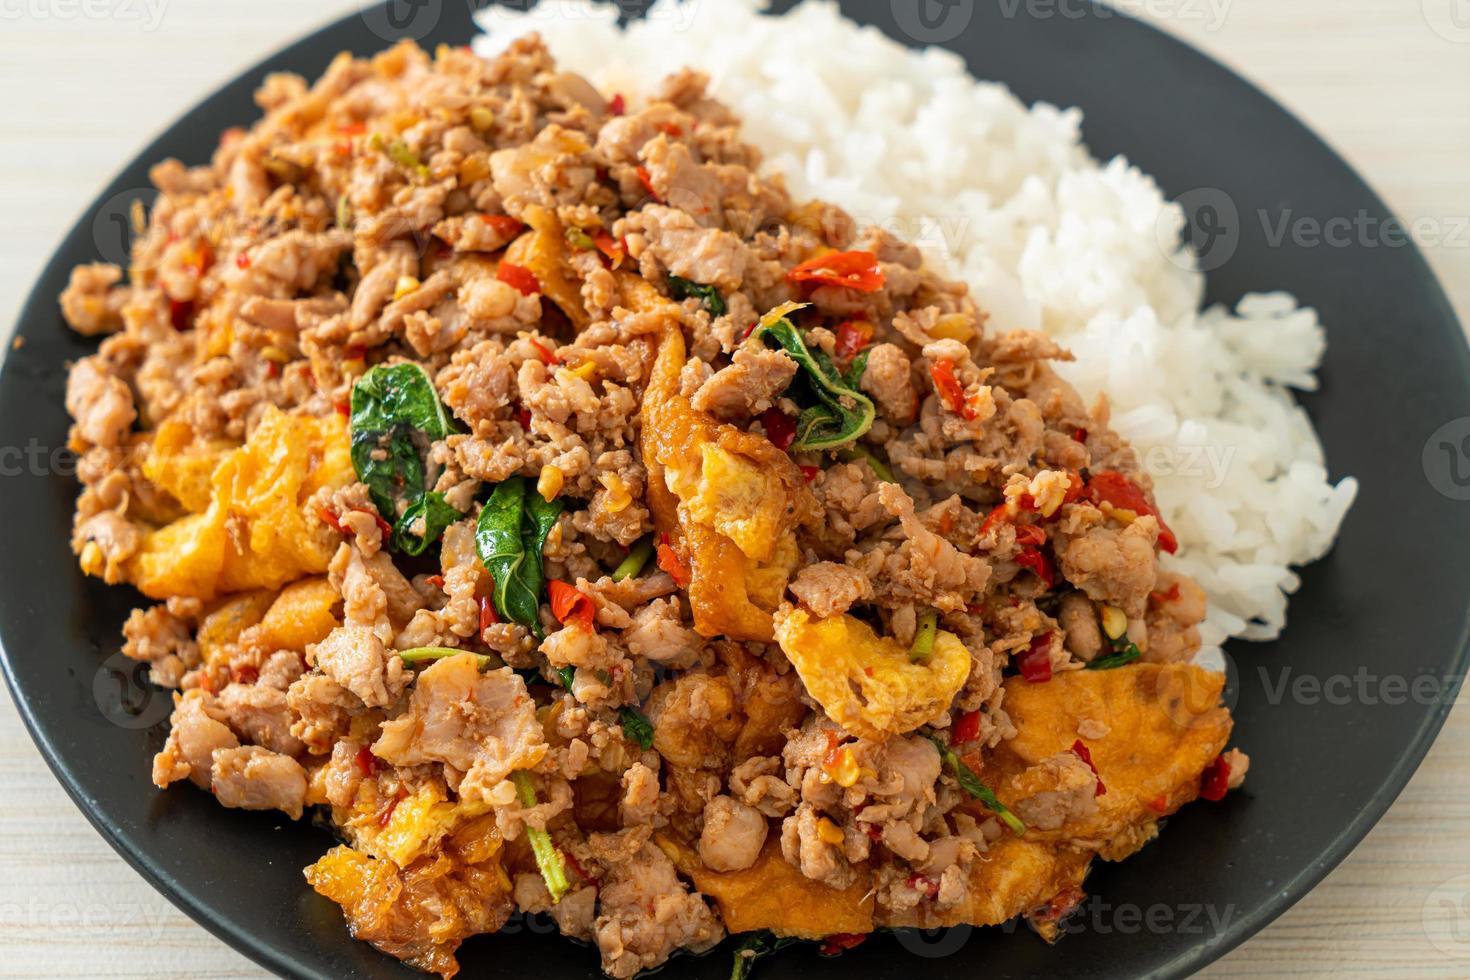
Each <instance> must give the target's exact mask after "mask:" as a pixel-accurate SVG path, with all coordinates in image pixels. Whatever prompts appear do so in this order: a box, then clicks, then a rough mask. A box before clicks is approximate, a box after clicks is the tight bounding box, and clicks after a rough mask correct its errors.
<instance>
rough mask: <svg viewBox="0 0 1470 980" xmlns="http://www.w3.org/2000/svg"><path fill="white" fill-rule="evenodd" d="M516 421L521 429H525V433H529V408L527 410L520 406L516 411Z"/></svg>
mask: <svg viewBox="0 0 1470 980" xmlns="http://www.w3.org/2000/svg"><path fill="white" fill-rule="evenodd" d="M516 421H517V422H519V423H520V424H521V428H522V429H525V430H526V431H527V432H530V431H531V410H530V409H529V408H527V407H526V406H524V405H522V406H520V407H519V408H517V409H516Z"/></svg>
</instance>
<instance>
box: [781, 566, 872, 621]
mask: <svg viewBox="0 0 1470 980" xmlns="http://www.w3.org/2000/svg"><path fill="white" fill-rule="evenodd" d="M788 588H790V589H791V593H792V595H794V596H796V598H797V599H799V600H800V601H801V604H802V605H804V606H806V607H807V608H808V609H810V610H811V611H812V612H813V613H814V614H815V615H817V616H819V617H821V618H823V619H826V618H827V617H829V616H837V615H840V614H842V613H845V612H847V610H848V609H850V608H851V607H852V606H853V604H854V603H858V602H862V601H864V600H866V599H871V598H873V584H872V583H871V582H869V581H868V577H867V576H866V575H864V574H863V573H862V572H860V571H858V570H857V569H856V568H853V567H851V566H849V565H839V564H837V563H836V562H830V561H822V562H817V563H816V564H815V565H808V566H806V567H805V568H803V569H802V570H801V571H800V572H798V573H797V575H796V579H795V580H794V581H792V583H791V584H790V585H789V586H788Z"/></svg>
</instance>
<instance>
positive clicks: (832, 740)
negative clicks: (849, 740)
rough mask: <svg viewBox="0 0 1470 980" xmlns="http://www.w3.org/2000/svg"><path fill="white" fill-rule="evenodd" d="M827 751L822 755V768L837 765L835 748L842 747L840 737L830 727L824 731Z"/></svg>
mask: <svg viewBox="0 0 1470 980" xmlns="http://www.w3.org/2000/svg"><path fill="white" fill-rule="evenodd" d="M826 736H827V751H826V752H825V753H823V755H822V768H823V769H831V768H832V767H833V766H835V765H837V750H838V749H840V748H841V747H842V737H841V736H840V735H838V734H837V733H836V732H834V731H832V730H831V729H830V728H829V729H828V730H827V732H826Z"/></svg>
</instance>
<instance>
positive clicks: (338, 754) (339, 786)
mask: <svg viewBox="0 0 1470 980" xmlns="http://www.w3.org/2000/svg"><path fill="white" fill-rule="evenodd" d="M363 748H364V746H363V744H362V743H361V742H358V741H355V740H354V739H350V738H344V739H343V740H342V741H340V742H338V743H336V744H335V745H333V746H332V757H331V759H329V760H328V761H327V764H326V765H325V766H323V767H322V771H321V776H320V777H319V778H320V779H321V783H322V789H323V791H324V792H325V794H326V797H327V802H328V803H330V804H332V806H335V807H346V806H351V805H352V803H353V801H354V800H356V799H357V788H358V787H359V786H360V785H362V780H363V765H362V763H361V761H359V759H360V756H361V753H362V750H363Z"/></svg>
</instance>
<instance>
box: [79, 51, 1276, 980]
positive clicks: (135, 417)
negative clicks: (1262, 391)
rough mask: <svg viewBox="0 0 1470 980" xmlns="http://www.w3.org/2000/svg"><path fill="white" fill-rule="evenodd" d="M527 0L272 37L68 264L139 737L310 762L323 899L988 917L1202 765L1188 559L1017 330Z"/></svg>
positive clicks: (613, 914)
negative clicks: (190, 146) (301, 62)
mask: <svg viewBox="0 0 1470 980" xmlns="http://www.w3.org/2000/svg"><path fill="white" fill-rule="evenodd" d="M704 83H705V79H704V78H703V77H702V76H701V75H700V74H699V73H697V72H694V71H688V72H685V73H683V74H680V75H678V76H676V77H672V78H670V79H668V80H667V82H666V83H665V85H664V86H663V88H662V90H661V91H659V92H657V93H654V94H653V96H652V97H651V98H650V99H649V100H648V101H647V102H646V103H643V104H635V103H633V102H631V101H629V100H627V99H625V98H624V97H623V96H620V95H615V96H613V97H612V98H610V99H609V98H605V97H604V96H603V95H602V94H599V93H598V92H597V91H595V90H594V89H593V88H592V87H591V86H590V85H589V84H588V83H587V82H586V81H585V80H583V79H582V78H580V77H578V76H576V75H573V74H570V73H567V72H560V71H558V70H557V68H556V66H555V65H554V64H553V62H552V60H551V58H550V57H549V55H548V54H547V52H546V50H545V48H544V47H543V46H542V45H541V43H540V41H538V40H536V39H534V38H532V39H529V40H523V41H519V42H517V43H516V44H515V45H513V46H512V48H511V49H510V50H509V51H508V52H507V53H506V54H504V55H503V56H501V57H499V58H498V59H496V60H493V61H487V60H482V59H480V58H478V57H475V56H473V55H472V54H470V53H468V52H467V51H465V50H448V49H442V50H440V51H439V52H438V53H437V54H436V55H434V56H433V57H430V56H429V55H427V54H425V53H423V52H421V51H420V50H418V49H417V48H415V47H413V46H411V45H403V46H399V47H395V48H393V49H392V50H389V51H387V52H385V53H383V54H380V55H378V56H377V57H375V58H372V59H368V60H354V59H352V58H351V57H348V56H346V55H344V56H342V57H340V58H339V59H338V60H337V61H335V62H334V63H333V64H332V66H331V67H330V68H329V69H328V71H327V73H326V74H325V76H324V77H323V78H322V79H321V80H320V81H318V82H317V83H316V84H315V85H312V86H308V85H307V84H306V82H304V81H303V80H302V79H300V78H298V77H295V76H290V75H277V76H272V77H270V78H268V79H267V80H266V82H265V84H264V86H263V87H262V88H261V90H260V92H259V94H258V101H259V103H260V106H261V108H262V109H263V110H264V112H265V117H264V119H263V120H262V121H261V122H259V123H258V124H257V125H256V126H255V127H254V128H253V129H251V130H249V131H241V130H231V131H229V132H227V133H225V134H224V136H223V138H222V139H221V141H220V144H219V148H218V150H217V151H216V152H215V154H214V158H213V160H212V161H211V162H210V163H209V164H208V165H205V166H201V167H192V168H191V167H186V166H184V165H183V164H181V163H179V162H177V161H172V160H171V161H167V162H164V163H161V164H159V165H158V166H157V167H156V168H155V169H154V171H153V180H154V182H155V183H156V184H157V186H158V188H159V191H160V195H159V197H158V198H157V201H156V203H155V204H154V205H153V206H152V209H151V214H149V215H147V216H146V218H145V215H144V213H143V208H142V206H141V205H140V206H139V208H138V209H137V214H136V216H135V217H136V220H137V222H138V226H139V231H140V236H139V238H138V240H137V242H136V244H135V247H134V251H133V255H132V265H131V268H130V269H128V270H127V275H126V278H125V279H124V275H123V271H122V270H120V269H118V268H117V267H115V266H108V265H92V266H84V267H82V268H79V269H77V270H76V271H75V273H74V274H73V276H72V280H71V284H70V286H69V287H68V289H67V290H66V292H65V293H64V294H63V296H62V297H61V305H62V309H63V311H64V313H65V315H66V318H67V320H68V322H69V323H70V324H71V325H72V326H73V327H74V328H76V329H77V330H79V331H81V332H82V333H85V334H105V335H108V336H106V339H104V340H103V341H102V344H101V348H100V350H99V352H98V353H97V354H96V355H94V356H92V357H88V358H85V359H84V360H82V361H81V362H79V363H78V364H76V365H75V367H74V368H73V369H72V372H71V377H70V381H69V383H68V387H67V393H66V404H67V408H68V409H69V411H70V412H71V414H72V416H73V417H74V419H75V426H74V428H73V430H72V439H73V444H74V448H75V449H76V450H77V451H78V452H79V453H80V454H81V465H80V477H81V483H82V486H83V489H82V493H81V497H80V499H79V501H78V503H77V514H76V526H75V534H74V538H73V541H72V546H73V548H74V550H75V552H76V554H77V555H78V556H79V559H80V563H81V567H82V569H83V570H84V571H85V572H86V573H88V574H90V575H94V576H99V577H101V578H103V579H105V580H106V581H107V582H113V583H129V584H131V585H133V586H134V587H136V588H137V589H138V590H139V591H140V592H142V593H143V594H144V595H145V596H147V597H149V598H150V599H152V600H154V601H155V602H156V603H157V604H156V605H152V606H150V607H148V608H140V609H138V610H135V611H134V613H133V614H132V616H131V617H130V618H129V619H128V621H127V624H126V625H125V627H124V634H125V646H124V650H125V652H126V653H127V654H128V655H129V656H131V657H134V658H136V659H138V660H141V661H146V662H147V663H148V664H149V665H150V666H151V676H152V679H153V680H154V682H156V683H157V684H159V685H162V686H164V687H167V688H172V689H175V690H176V691H177V694H176V696H175V707H174V711H173V717H172V720H171V726H172V727H171V731H170V734H169V736H168V741H167V743H166V745H165V747H164V748H163V750H162V751H161V752H160V753H159V754H158V756H157V758H156V760H155V762H154V769H153V779H154V782H156V783H157V784H158V785H159V786H161V787H162V786H169V785H171V784H173V783H177V782H184V781H188V782H192V783H194V784H195V786H197V787H198V788H199V789H201V790H205V791H207V792H210V793H213V794H214V796H215V797H216V798H217V799H218V800H219V801H220V802H221V803H222V804H224V805H225V806H227V807H241V808H245V809H276V810H280V811H282V812H284V813H285V814H287V815H289V816H290V817H292V818H299V817H302V816H303V815H304V814H306V813H307V812H308V811H309V810H313V808H316V812H317V813H319V814H321V815H323V816H324V817H325V818H327V819H329V820H330V824H331V826H332V827H333V828H334V829H335V831H336V833H337V834H338V836H339V837H340V839H341V841H342V843H341V844H340V846H337V847H334V848H332V849H331V850H329V851H328V852H327V853H326V854H324V855H323V856H322V858H321V859H320V860H319V861H318V862H317V863H315V864H314V865H312V866H311V867H309V868H307V869H305V875H306V880H307V881H308V882H309V883H310V884H311V886H312V887H313V888H314V889H316V890H317V891H318V892H320V893H321V894H322V895H325V896H327V897H328V898H330V899H331V900H333V901H334V902H337V903H339V904H340V905H341V907H342V911H343V914H344V916H345V918H346V921H347V924H348V926H349V928H350V929H351V930H352V933H353V935H355V936H356V937H357V938H358V939H361V940H364V941H366V942H369V943H372V944H373V945H374V946H376V947H377V948H378V949H380V950H382V951H383V952H385V953H388V954H390V955H392V956H396V957H398V958H400V959H402V960H404V961H405V962H407V963H410V964H412V965H414V966H416V967H419V968H421V969H423V970H427V971H431V972H436V973H439V974H441V975H443V976H445V977H449V976H451V975H453V974H454V973H455V972H456V970H457V969H458V964H457V963H456V960H455V951H456V949H457V947H458V946H459V945H460V943H461V942H462V941H463V940H464V939H465V938H467V937H469V936H473V935H476V934H478V933H486V932H494V931H496V930H497V929H499V928H500V927H501V926H502V925H503V924H504V923H505V922H506V921H507V919H508V917H510V916H511V915H512V914H513V913H515V912H516V911H517V910H522V911H525V912H528V913H534V912H549V914H550V915H551V917H552V918H553V919H555V921H556V923H557V924H558V925H559V926H560V928H561V931H562V932H563V933H565V934H566V935H568V936H570V937H574V938H576V939H580V940H586V941H590V942H592V943H595V944H596V946H597V948H598V950H599V951H600V953H601V957H602V966H603V969H604V970H606V971H607V973H608V974H610V975H612V976H614V977H628V976H631V975H632V974H634V973H636V972H638V971H640V970H644V969H648V968H651V967H655V966H657V965H659V964H661V963H663V962H664V961H665V960H666V959H667V958H668V957H669V956H670V955H671V954H673V953H674V952H675V951H676V950H680V949H685V950H693V951H701V950H705V949H708V948H709V947H711V946H713V945H714V944H715V943H717V942H719V941H720V940H721V939H723V938H724V937H725V936H726V935H727V934H738V933H749V934H753V938H752V939H751V940H750V941H749V942H747V944H746V946H745V947H743V948H742V950H741V951H739V952H738V953H737V957H738V958H739V963H740V964H741V966H742V967H743V966H745V965H748V963H749V960H750V959H751V958H752V957H753V956H754V955H755V954H757V953H759V952H761V951H763V950H768V949H770V948H773V946H774V945H777V942H776V940H775V939H774V938H773V936H772V935H771V934H774V937H798V938H803V939H813V940H821V941H823V942H824V943H825V944H826V948H827V950H828V951H829V952H830V951H838V950H842V949H846V948H849V947H851V946H854V945H856V944H857V943H858V942H860V941H861V939H862V938H863V937H864V936H865V935H866V934H868V933H871V932H872V931H874V930H876V929H882V928H889V927H898V926H923V927H933V926H939V925H952V924H957V923H972V924H977V925H985V924H995V923H1000V922H1004V921H1007V920H1009V919H1012V918H1013V917H1016V916H1018V915H1020V916H1025V917H1026V918H1027V919H1029V920H1030V922H1031V923H1032V925H1033V926H1035V927H1036V928H1037V930H1038V931H1039V932H1041V934H1042V935H1043V936H1045V937H1047V938H1053V937H1055V936H1056V934H1057V932H1058V923H1059V920H1060V919H1061V918H1062V917H1063V916H1065V915H1066V914H1067V913H1068V912H1069V911H1070V910H1071V909H1072V908H1074V907H1075V906H1076V905H1077V904H1078V902H1079V901H1081V900H1082V897H1083V894H1082V891H1081V884H1082V880H1083V876H1084V875H1085V873H1086V871H1087V868H1088V865H1089V864H1090V863H1091V861H1092V860H1093V859H1095V858H1100V859H1102V860H1106V861H1115V860H1119V859H1121V858H1123V857H1126V856H1127V855H1129V854H1131V853H1133V852H1134V851H1136V850H1137V849H1138V848H1140V847H1141V846H1143V845H1144V844H1145V843H1146V842H1148V841H1149V840H1150V839H1151V838H1152V837H1153V836H1154V835H1155V833H1157V831H1158V828H1159V825H1160V822H1161V821H1162V820H1163V819H1164V818H1165V817H1166V816H1168V815H1169V814H1171V813H1173V812H1174V811H1175V810H1176V809H1178V808H1179V807H1180V806H1181V805H1183V804H1184V803H1187V802H1189V801H1191V800H1193V799H1195V798H1196V797H1197V796H1203V797H1205V798H1206V799H1211V800H1216V799H1219V798H1220V797H1221V796H1222V795H1223V794H1224V793H1225V791H1226V790H1227V789H1228V788H1233V787H1235V786H1237V785H1239V784H1240V781H1241V779H1242V777H1243V776H1244V774H1245V770H1246V767H1247V759H1246V757H1245V756H1244V755H1242V754H1241V753H1239V752H1238V751H1233V750H1232V751H1225V750H1226V740H1227V738H1228V736H1229V733H1230V727H1231V722H1230V718H1229V714H1228V712H1227V711H1226V710H1225V709H1224V708H1222V707H1219V705H1218V702H1219V695H1220V690H1221V684H1222V679H1221V677H1220V676H1219V675H1217V674H1214V673H1211V672H1208V671H1205V670H1203V669H1201V668H1199V667H1196V666H1193V665H1191V664H1190V663H1189V661H1190V658H1191V655H1192V654H1193V652H1194V651H1195V649H1196V647H1197V646H1198V644H1199V638H1198V633H1197V630H1196V624H1197V623H1198V622H1199V621H1200V620H1201V618H1202V616H1203V614H1204V595H1203V593H1202V591H1201V590H1200V588H1199V587H1198V586H1197V585H1195V583H1194V582H1192V581H1190V580H1188V579H1185V578H1181V577H1178V576H1176V575H1173V574H1170V573H1169V572H1167V571H1163V570H1161V568H1160V566H1159V561H1158V554H1159V552H1160V551H1161V550H1162V551H1166V552H1167V551H1172V550H1174V548H1175V547H1176V543H1175V541H1174V538H1173V536H1172V535H1171V533H1170V531H1169V528H1168V527H1167V525H1166V524H1165V522H1164V520H1163V519H1162V518H1161V516H1160V515H1159V513H1158V511H1157V509H1156V506H1155V504H1154V502H1153V498H1152V496H1151V493H1150V481H1149V479H1148V477H1147V476H1146V475H1145V474H1144V473H1143V472H1142V471H1141V468H1140V464H1139V460H1138V458H1137V456H1136V455H1135V454H1134V453H1133V451H1132V450H1131V449H1130V448H1129V447H1128V446H1126V445H1124V444H1123V442H1122V441H1121V440H1120V439H1119V438H1118V436H1117V435H1115V434H1114V433H1113V432H1112V431H1111V430H1110V429H1109V428H1108V411H1107V406H1106V404H1104V403H1101V402H1099V403H1098V404H1095V405H1093V406H1092V407H1091V408H1089V407H1087V406H1085V405H1084V404H1083V403H1082V401H1081V399H1080V398H1079V397H1078V395H1077V394H1076V393H1075V392H1074V391H1073V390H1072V389H1071V388H1070V387H1069V386H1068V385H1067V384H1065V383H1063V382H1062V381H1060V380H1059V379H1058V377H1057V375H1056V374H1055V373H1054V372H1053V370H1052V369H1051V367H1050V366H1049V363H1048V362H1050V361H1056V360H1065V359H1067V358H1068V357H1069V355H1068V354H1067V353H1066V352H1065V351H1063V350H1061V349H1059V348H1058V347H1057V346H1056V345H1055V344H1054V343H1053V342H1051V341H1050V340H1048V339H1047V338H1045V337H1044V336H1042V335H1039V334H1027V333H1011V334H1005V335H999V336H997V335H993V334H988V333H986V331H985V315H984V312H983V310H984V297H983V296H982V297H974V298H972V297H971V296H969V295H968V294H967V291H966V288H965V287H964V286H963V285H961V284H959V283H956V282H950V281H947V280H945V279H942V278H940V277H939V276H937V275H936V274H935V273H934V272H932V271H930V270H929V269H928V268H926V267H925V266H924V264H923V263H922V262H921V261H920V256H919V252H918V250H917V249H916V248H914V247H913V246H911V245H909V244H906V243H904V242H903V241H899V240H897V239H895V238H894V237H892V236H890V235H889V234H887V233H885V232H884V231H882V230H878V229H875V228H858V227H856V226H855V223H854V221H853V220H852V219H851V218H850V217H849V216H848V215H846V214H844V213H843V212H841V211H840V210H838V209H836V208H834V207H831V206H829V205H825V204H821V203H798V202H795V201H792V200H791V199H790V197H789V196H788V195H787V193H786V192H785V190H784V189H783V187H782V185H781V183H780V181H779V180H775V179H771V178H768V177H763V176H761V175H760V174H759V171H758V165H759V161H760V156H759V153H758V152H757V151H756V150H755V149H753V148H752V147H750V146H748V145H746V144H744V143H742V142H740V138H739V136H740V134H739V122H738V120H737V119H735V118H734V117H733V116H732V115H731V113H730V112H729V111H728V110H726V109H725V108H723V107H722V106H721V105H720V104H718V103H716V102H714V101H712V100H710V99H709V98H708V97H706V95H705V94H704Z"/></svg>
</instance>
